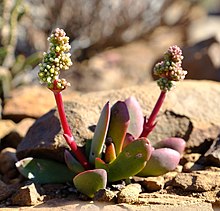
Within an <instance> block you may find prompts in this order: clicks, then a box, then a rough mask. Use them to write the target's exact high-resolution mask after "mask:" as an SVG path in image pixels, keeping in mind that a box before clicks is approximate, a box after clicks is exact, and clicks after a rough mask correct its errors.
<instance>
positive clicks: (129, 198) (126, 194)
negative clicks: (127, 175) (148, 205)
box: [117, 183, 142, 204]
mask: <svg viewBox="0 0 220 211" xmlns="http://www.w3.org/2000/svg"><path fill="white" fill-rule="evenodd" d="M141 191H142V188H141V185H140V184H138V183H133V184H129V185H127V186H126V187H125V188H124V189H122V190H121V191H120V192H119V193H118V198H117V202H118V203H128V204H134V203H138V202H139V194H140V192H141Z"/></svg>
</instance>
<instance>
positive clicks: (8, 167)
mask: <svg viewBox="0 0 220 211" xmlns="http://www.w3.org/2000/svg"><path fill="white" fill-rule="evenodd" d="M15 162H17V157H16V149H14V148H9V147H8V148H5V149H3V150H2V151H1V152H0V173H1V174H2V175H3V177H2V180H3V181H4V182H6V183H11V181H12V182H13V181H14V179H15V178H18V177H19V175H20V174H19V173H18V171H17V168H16V167H15Z"/></svg>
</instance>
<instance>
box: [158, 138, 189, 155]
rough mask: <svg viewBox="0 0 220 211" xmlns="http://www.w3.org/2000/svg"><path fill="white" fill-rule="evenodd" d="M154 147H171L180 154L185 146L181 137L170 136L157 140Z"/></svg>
mask: <svg viewBox="0 0 220 211" xmlns="http://www.w3.org/2000/svg"><path fill="white" fill-rule="evenodd" d="M154 147H155V148H156V149H158V148H165V147H166V148H171V149H174V150H176V151H177V152H179V153H180V154H182V153H183V152H184V150H185V147H186V142H185V140H184V139H182V138H177V137H171V138H167V139H164V140H162V141H159V142H158V143H157V144H156V145H155V146H154Z"/></svg>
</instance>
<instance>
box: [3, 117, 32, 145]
mask: <svg viewBox="0 0 220 211" xmlns="http://www.w3.org/2000/svg"><path fill="white" fill-rule="evenodd" d="M34 121H35V119H32V118H25V119H23V120H21V121H20V122H19V123H18V124H16V126H15V127H14V128H13V130H11V131H10V133H9V134H8V135H7V136H6V137H5V138H4V139H3V140H2V143H1V145H2V147H13V148H17V146H18V144H19V143H20V142H21V140H22V139H23V138H24V137H25V135H26V133H27V131H28V130H29V128H30V126H31V125H32V124H33V123H34Z"/></svg>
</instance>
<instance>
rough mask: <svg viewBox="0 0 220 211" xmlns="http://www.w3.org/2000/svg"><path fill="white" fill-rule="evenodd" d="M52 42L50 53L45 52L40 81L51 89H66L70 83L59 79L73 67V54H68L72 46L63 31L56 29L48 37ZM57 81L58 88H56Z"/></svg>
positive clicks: (39, 74)
mask: <svg viewBox="0 0 220 211" xmlns="http://www.w3.org/2000/svg"><path fill="white" fill-rule="evenodd" d="M48 41H49V42H50V48H49V51H48V52H47V53H46V52H44V55H43V56H44V57H43V61H42V63H40V64H39V66H40V71H39V73H38V76H39V78H40V81H41V82H43V83H47V86H48V88H50V89H61V90H62V89H65V87H66V86H67V85H69V83H67V82H66V80H65V79H59V75H60V71H61V70H68V69H69V67H70V66H71V65H72V61H71V58H70V57H71V54H70V53H68V52H69V50H70V48H71V46H70V45H69V37H67V36H66V33H65V32H64V30H63V29H59V28H57V29H55V30H54V32H53V33H52V34H51V36H50V37H48ZM55 81H56V87H54V85H55V83H54V82H55Z"/></svg>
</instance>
